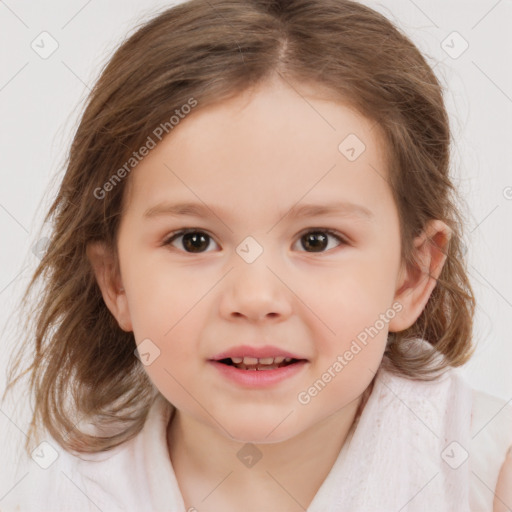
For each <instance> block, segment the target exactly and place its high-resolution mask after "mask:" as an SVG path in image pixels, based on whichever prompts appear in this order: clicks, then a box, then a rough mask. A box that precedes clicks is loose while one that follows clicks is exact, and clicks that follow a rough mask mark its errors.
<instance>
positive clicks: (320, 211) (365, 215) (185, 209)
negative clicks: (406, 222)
mask: <svg viewBox="0 0 512 512" xmlns="http://www.w3.org/2000/svg"><path fill="white" fill-rule="evenodd" d="M211 213H213V214H214V215H215V216H218V214H220V216H221V217H223V216H227V215H226V214H225V212H224V210H223V209H222V208H210V207H208V206H206V205H205V204H203V203H168V202H163V203H158V204H156V205H155V206H152V207H151V208H148V209H147V210H146V211H145V212H144V218H148V219H150V218H154V217H159V216H163V215H166V216H170V217H181V216H190V217H198V218H201V217H203V218H204V217H208V216H209V214H211ZM329 214H331V215H332V214H334V215H339V216H342V217H351V218H359V219H361V220H365V221H372V220H375V214H374V213H373V212H372V211H371V210H369V209H368V208H366V207H365V206H362V205H360V204H355V203H351V202H340V201H338V202H333V203H326V204H301V205H298V204H297V205H295V206H292V207H291V208H289V209H288V210H287V211H282V212H280V213H279V217H278V218H279V219H282V218H283V217H285V216H290V217H292V218H293V217H295V218H303V217H318V216H321V215H329Z"/></svg>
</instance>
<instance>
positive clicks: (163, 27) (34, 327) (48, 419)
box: [4, 0, 475, 453]
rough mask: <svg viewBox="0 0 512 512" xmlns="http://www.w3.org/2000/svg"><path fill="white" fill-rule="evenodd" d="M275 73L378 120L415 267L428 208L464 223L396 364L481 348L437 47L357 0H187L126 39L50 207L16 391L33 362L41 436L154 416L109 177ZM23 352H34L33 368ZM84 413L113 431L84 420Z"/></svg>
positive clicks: (15, 370) (393, 353) (388, 356)
mask: <svg viewBox="0 0 512 512" xmlns="http://www.w3.org/2000/svg"><path fill="white" fill-rule="evenodd" d="M275 75H279V76H280V77H281V78H282V79H283V80H286V81H288V82H295V83H301V82H305V81H307V82H310V83H313V84H317V85H319V86H321V87H324V88H325V90H328V91H331V92H332V94H333V96H334V97H336V98H339V99H340V100H342V101H344V102H346V103H348V104H349V105H351V106H352V107H353V108H354V109H356V110H357V111H358V112H359V113H360V114H361V115H363V116H365V117H366V118H368V119H370V120H372V121H374V122H375V123H376V124H378V126H379V128H380V130H381V132H382V134H383V136H384V139H385V143H386V147H387V155H386V159H387V162H386V163H387V167H388V170H389V183H390V186H391V189H392V192H393V196H394V200H395V202H396V205H397V208H398V213H399V218H400V233H401V240H402V244H401V252H402V258H403V261H405V262H407V264H409V265H415V261H414V258H413V252H412V249H413V244H412V241H413V239H414V237H415V236H416V235H418V234H419V233H420V232H421V231H422V229H423V227H424V226H425V224H426V223H427V222H428V221H429V220H431V219H440V220H442V221H443V222H445V223H446V224H447V225H448V226H449V227H450V229H451V231H452V236H451V240H450V243H449V247H448V250H447V252H446V254H447V259H446V263H445V265H444V267H443V269H442V272H441V275H440V276H439V279H438V281H437V284H436V287H435V288H434V291H433V293H432V294H431V296H430V299H429V301H428V303H427V305H426V307H425V309H424V311H423V312H422V314H421V315H420V316H419V318H418V319H417V321H416V322H415V323H414V324H413V325H412V326H411V327H410V328H408V329H406V330H405V331H403V332H398V333H390V334H389V337H388V345H387V347H386V350H385V354H384V362H385V363H387V364H388V365H389V368H390V369H391V370H392V371H394V372H396V373H398V374H401V375H405V376H408V377H410V378H417V379H425V380H429V379H431V378H433V375H434V374H435V373H436V371H439V370H440V369H442V368H448V367H449V366H460V365H462V364H464V363H465V362H466V361H467V360H468V359H469V357H470V356H471V355H472V353H473V351H474V348H473V346H472V325H473V315H474V308H475V299H474V295H473V292H472V289H471V286H470V282H469V279H468V275H467V269H466V264H465V259H464V251H463V247H464V244H463V242H462V229H463V218H462V215H461V213H460V210H459V206H458V204H457V201H458V199H459V198H458V197H457V194H456V187H455V186H454V184H453V182H452V180H451V178H450V172H449V171H450V143H451V140H450V139H451V133H450V128H449V122H448V116H447V112H446V110H445V106H444V101H443V88H442V86H441V84H440V82H439V81H438V79H437V78H436V76H435V74H434V72H433V70H432V68H431V67H430V66H429V65H428V64H427V62H426V60H425V58H424V56H423V55H422V54H421V53H420V51H419V50H418V49H417V48H416V47H415V45H414V44H413V43H412V42H411V41H410V39H408V37H407V36H406V35H405V34H403V33H402V32H401V30H400V29H399V28H397V27H395V26H394V25H393V24H392V23H391V22H390V21H389V20H388V19H387V18H386V17H385V16H383V15H381V14H379V13H377V12H376V11H374V10H372V9H370V8H368V7H366V6H364V5H361V4H359V3H356V2H353V1H349V0H246V1H244V2H240V1H237V0H209V1H206V0H205V1H203V0H189V1H187V2H185V3H181V4H178V5H176V6H173V7H172V8H168V9H166V10H164V11H162V12H161V13H159V14H157V15H155V16H154V17H153V18H152V19H150V20H149V21H147V22H145V23H144V24H142V25H141V26H140V27H138V28H137V30H136V31H135V32H134V33H133V34H132V35H130V36H129V37H127V38H126V40H125V41H124V42H123V43H122V44H121V45H120V46H119V47H118V49H117V50H116V51H115V53H114V54H113V56H112V58H111V59H110V60H109V62H108V63H107V64H106V66H105V67H104V68H103V69H102V71H101V74H100V77H99V79H98V80H97V82H96V84H95V86H94V88H93V89H92V91H91V93H90V95H89V97H88V99H87V102H86V104H85V107H84V110H83V113H82V115H81V118H80V122H79V126H78V129H77V131H76V133H75V135H74V139H73V141H72V144H71V147H70V150H69V153H68V154H67V157H66V162H65V174H64V176H63V179H62V182H61V183H60V188H59V190H58V193H57V194H56V197H55V199H54V200H53V202H52V204H51V207H50V208H49V210H48V212H47V214H46V217H45V222H48V223H50V224H51V226H52V233H51V236H50V238H49V245H48V248H47V250H46V252H45V254H44V255H43V257H42V259H41V261H40V263H39V264H38V267H37V269H36V270H35V272H34V274H33V276H32V279H31V281H30V283H29V284H28V286H27V288H26V290H25V293H24V295H23V299H22V307H23V308H27V309H26V311H27V312H26V313H25V314H24V316H25V318H26V319H27V322H26V324H25V325H24V331H23V334H24V335H23V340H22V343H21V346H20V348H19V351H18V353H17V354H16V357H14V358H13V359H12V361H10V367H9V374H8V386H7V389H6V391H5V393H4V398H5V395H6V394H7V392H8V391H9V390H10V389H11V388H12V387H13V386H14V384H15V383H16V382H17V381H18V380H19V379H20V378H21V377H22V376H24V375H28V376H29V379H30V380H29V386H30V396H31V398H32V399H33V400H34V410H33V416H32V419H31V423H30V430H29V437H28V439H27V443H26V449H27V450H29V449H30V448H29V444H30V441H31V439H32V438H33V436H34V434H36V435H37V433H38V432H39V431H40V428H41V427H44V428H45V429H47V431H48V432H49V433H50V434H51V435H52V437H53V438H54V439H55V440H56V441H57V442H58V443H59V444H60V445H61V446H62V447H63V448H64V449H66V450H68V451H76V452H91V453H93V452H99V451H106V450H109V449H111V448H114V447H115V446H118V445H120V444H121V443H123V442H125V441H127V440H129V439H130V438H132V437H133V436H135V435H136V434H137V433H138V432H139V431H140V430H141V428H142V426H143V424H144V421H145V418H146V415H147V412H148V409H149V407H150V406H151V404H152V403H153V400H154V399H155V396H156V394H157V391H156V389H155V387H154V386H153V384H152V383H151V381H150V380H149V378H148V376H147V374H146V372H145V371H144V369H143V367H142V365H141V363H140V361H139V360H138V359H137V358H136V357H135V356H134V350H135V347H136V344H135V339H134V336H133V333H131V332H125V331H123V330H122V329H121V328H120V327H119V325H118V324H117V322H116V320H115V319H114V317H113V315H112V314H111V313H110V311H109V310H108V308H107V307H106V305H105V303H104V301H103V298H102V295H101V292H100V289H99V287H98V284H97V282H96V279H95V276H94V273H93V270H92V267H91V264H90V262H89V260H88V258H87V256H86V247H87V245H88V244H89V243H91V242H93V241H103V242H104V243H106V244H107V247H109V248H110V249H111V250H112V251H113V253H114V254H117V252H116V251H117V246H116V239H117V238H116V237H117V232H118V225H119V221H120V217H121V214H122V202H123V192H124V191H125V187H126V185H127V183H128V182H129V178H127V179H124V180H120V182H119V183H118V184H117V185H116V186H115V187H112V190H110V191H109V193H108V194H106V195H105V197H103V198H102V199H101V200H99V199H97V195H98V192H97V191H98V188H101V187H103V186H104V184H105V183H107V182H108V181H109V179H110V178H111V176H112V173H113V170H115V169H119V168H120V166H122V165H123V163H124V162H126V161H128V160H129V159H130V158H131V156H132V154H133V152H134V151H135V150H137V149H138V148H140V147H141V146H143V145H144V143H145V141H146V140H147V137H148V135H149V134H151V133H152V132H153V130H154V129H155V127H157V126H159V125H161V124H162V123H165V122H167V121H168V120H169V119H170V118H171V116H172V115H173V114H174V113H175V111H176V109H178V110H179V109H180V108H181V107H182V106H183V105H186V104H187V103H188V102H189V100H190V98H195V100H196V101H197V103H198V107H197V108H196V110H197V111H199V110H200V109H201V108H202V107H204V106H207V105H210V104H213V103H216V102H219V101H222V100H224V99H228V98H230V97H232V96H235V95H237V94H239V93H240V92H242V91H244V90H246V89H247V88H249V87H252V86H254V85H255V84H257V83H260V82H262V81H263V80H266V79H268V78H270V77H273V76H275ZM95 191H96V194H95ZM38 283H41V289H40V291H38V292H37V297H36V296H35V293H34V291H35V288H36V284H38ZM31 294H32V295H34V297H31ZM415 338H423V339H425V340H426V341H428V343H429V344H430V345H431V346H432V347H433V348H434V347H435V350H434V349H433V350H432V352H429V353H422V354H421V355H418V354H415V353H411V352H410V351H409V350H408V349H407V346H408V345H407V341H408V340H411V339H415ZM435 353H437V354H442V355H443V359H442V360H438V359H436V358H435ZM23 354H29V355H30V364H29V365H28V366H27V367H26V368H25V369H22V368H21V362H22V355H23ZM82 419H87V420H89V421H90V422H92V423H93V424H95V425H96V427H97V428H98V432H100V433H102V435H101V436H99V435H97V434H95V435H92V434H90V433H87V432H86V431H85V429H80V428H78V423H79V422H80V421H81V420H82ZM113 426H115V428H113Z"/></svg>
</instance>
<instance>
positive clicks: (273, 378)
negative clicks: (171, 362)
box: [210, 361, 307, 388]
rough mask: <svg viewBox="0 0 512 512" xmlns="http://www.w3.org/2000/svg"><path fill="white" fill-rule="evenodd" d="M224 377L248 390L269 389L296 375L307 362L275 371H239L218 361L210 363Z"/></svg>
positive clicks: (300, 362)
mask: <svg viewBox="0 0 512 512" xmlns="http://www.w3.org/2000/svg"><path fill="white" fill-rule="evenodd" d="M210 363H212V364H213V366H215V367H216V368H217V369H218V370H219V371H220V372H221V373H222V375H224V377H226V378H228V379H230V380H231V381H233V382H236V383H237V384H240V385H242V386H247V387H250V388H264V387H269V386H272V385H274V384H277V383H278V382H281V381H283V380H285V379H289V378H290V377H293V376H294V375H297V374H298V373H299V372H300V371H302V369H303V368H304V366H305V365H306V363H307V361H299V362H297V363H293V364H289V365H287V366H282V367H281V368H276V369H275V370H239V369H238V368H236V367H235V366H230V365H227V364H224V363H219V362H218V361H210Z"/></svg>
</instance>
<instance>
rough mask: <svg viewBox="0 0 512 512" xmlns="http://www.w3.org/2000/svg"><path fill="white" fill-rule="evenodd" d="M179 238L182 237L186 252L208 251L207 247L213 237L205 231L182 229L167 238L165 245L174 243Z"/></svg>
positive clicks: (182, 244)
mask: <svg viewBox="0 0 512 512" xmlns="http://www.w3.org/2000/svg"><path fill="white" fill-rule="evenodd" d="M179 238H182V241H181V246H182V247H183V248H184V250H185V252H189V253H202V252H208V251H206V249H207V248H208V247H209V246H210V240H211V237H210V235H208V234H206V233H204V232H203V231H180V232H178V233H175V234H174V235H172V236H171V237H170V238H169V239H168V240H166V241H165V242H164V245H172V244H173V242H174V241H176V240H177V239H179Z"/></svg>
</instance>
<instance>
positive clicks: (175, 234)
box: [162, 228, 349, 254]
mask: <svg viewBox="0 0 512 512" xmlns="http://www.w3.org/2000/svg"><path fill="white" fill-rule="evenodd" d="M189 233H201V234H204V235H206V236H207V237H208V238H210V239H212V240H213V237H212V236H211V235H210V234H208V232H206V231H204V230H202V229H198V228H186V229H181V230H179V231H174V232H173V233H171V234H170V235H169V236H168V237H167V238H166V239H165V240H164V242H163V243H162V245H163V246H168V245H171V243H172V242H174V241H175V240H176V239H177V238H179V237H180V236H184V235H187V234H189ZM308 233H325V234H327V235H330V236H332V237H334V238H336V239H337V240H338V241H339V242H340V245H349V242H348V240H347V238H346V237H344V236H343V235H342V234H341V233H339V232H338V231H335V230H332V229H328V228H310V229H308V230H306V231H303V232H302V233H300V235H299V237H298V240H300V239H301V238H302V237H303V236H304V235H307V234H308ZM330 250H332V249H330ZM182 252H185V253H186V254H204V253H206V252H210V251H203V252H198V253H194V252H188V251H182ZM301 252H308V251H301ZM326 252H329V251H319V252H314V251H312V252H310V254H324V253H326Z"/></svg>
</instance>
